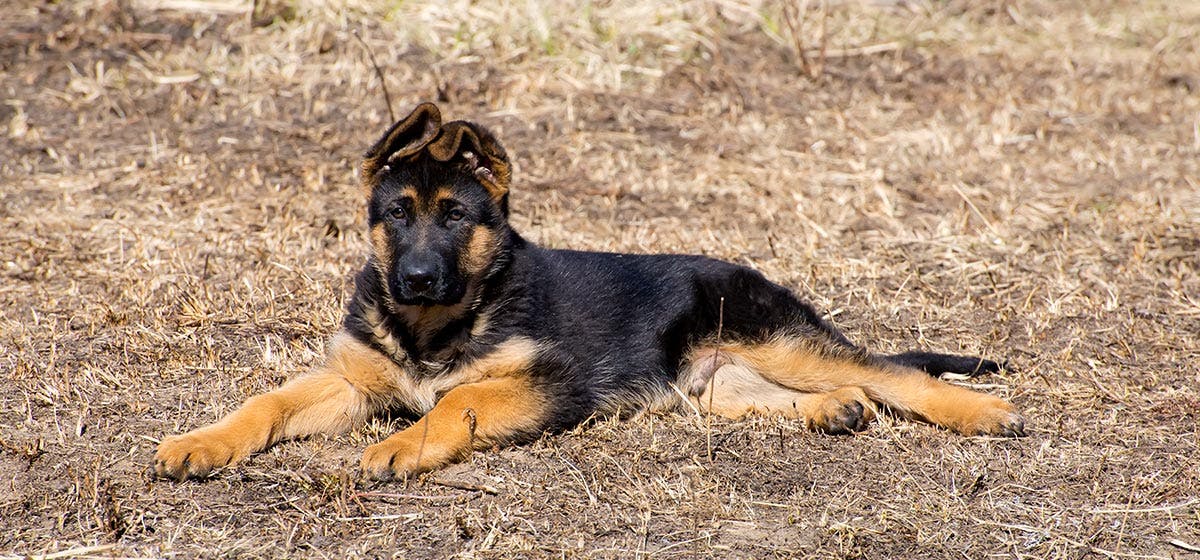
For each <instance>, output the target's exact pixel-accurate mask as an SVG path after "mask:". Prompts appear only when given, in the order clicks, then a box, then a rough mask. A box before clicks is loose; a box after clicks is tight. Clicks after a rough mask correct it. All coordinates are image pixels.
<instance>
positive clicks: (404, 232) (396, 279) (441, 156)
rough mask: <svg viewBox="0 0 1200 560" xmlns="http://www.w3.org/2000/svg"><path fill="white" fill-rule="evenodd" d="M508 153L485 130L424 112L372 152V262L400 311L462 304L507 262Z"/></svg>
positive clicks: (365, 174) (430, 108) (367, 180)
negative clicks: (503, 259)
mask: <svg viewBox="0 0 1200 560" xmlns="http://www.w3.org/2000/svg"><path fill="white" fill-rule="evenodd" d="M510 169H511V168H510V166H509V162H508V156H507V155H506V154H505V152H504V148H503V147H502V146H501V145H500V143H499V142H498V141H497V140H496V138H495V137H494V136H492V134H491V133H490V132H488V131H487V130H486V129H484V128H483V127H481V126H479V125H477V124H474V123H469V122H465V121H454V122H450V123H446V124H442V122H441V114H440V112H439V111H438V108H437V107H436V106H434V105H433V104H431V103H423V104H421V105H419V106H418V107H417V108H416V109H415V110H413V112H412V114H410V115H408V116H407V117H405V118H403V119H400V121H399V122H397V123H396V124H394V125H392V127H391V128H390V129H388V131H387V132H386V133H385V134H384V135H383V137H382V138H380V139H379V141H378V142H376V143H375V145H374V146H373V147H371V149H370V150H369V151H368V152H367V154H366V156H365V158H364V160H363V164H362V175H361V180H362V185H363V188H364V190H365V191H366V193H367V197H368V207H367V220H368V223H369V225H370V232H371V244H372V249H373V261H374V263H373V264H374V265H375V268H376V270H377V271H378V272H379V274H380V276H381V279H382V280H383V281H384V284H385V285H386V286H387V289H388V292H389V295H390V296H391V298H392V300H393V301H394V302H395V303H397V304H399V305H420V306H431V305H455V304H458V303H460V302H461V301H462V299H463V297H464V296H465V295H466V294H467V292H468V290H469V289H471V288H472V287H473V286H476V285H477V284H478V282H479V281H481V280H482V279H483V278H485V277H487V276H488V275H489V274H490V273H491V271H492V270H494V268H495V266H496V263H497V262H498V259H500V258H501V257H502V254H503V252H504V249H505V247H506V243H507V241H508V239H509V236H510V234H511V233H510V230H509V229H508V221H507V219H508V184H509V177H510V172H511V171H510Z"/></svg>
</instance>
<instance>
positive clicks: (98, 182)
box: [0, 0, 1200, 558]
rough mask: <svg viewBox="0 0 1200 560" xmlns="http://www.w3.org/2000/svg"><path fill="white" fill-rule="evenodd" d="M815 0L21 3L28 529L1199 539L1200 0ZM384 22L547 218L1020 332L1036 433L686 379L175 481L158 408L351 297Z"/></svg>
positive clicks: (1024, 542)
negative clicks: (563, 416)
mask: <svg viewBox="0 0 1200 560" xmlns="http://www.w3.org/2000/svg"><path fill="white" fill-rule="evenodd" d="M496 4H498V5H496ZM809 4H811V6H812V8H811V9H810V10H807V11H805V12H804V13H801V14H799V15H800V16H802V17H806V18H809V20H808V21H809V24H806V25H803V26H799V27H796V26H789V25H786V23H785V18H784V17H783V11H782V10H781V7H780V6H779V5H777V4H771V3H756V2H751V1H745V2H743V1H738V0H705V1H700V0H695V1H686V2H682V3H678V4H672V5H671V6H670V7H657V3H651V2H633V1H631V0H612V1H604V2H580V3H577V4H574V5H571V6H566V7H563V6H560V5H559V4H552V3H539V2H521V1H512V2H498V3H496V2H492V3H467V2H455V3H418V2H397V3H388V4H374V3H365V2H357V3H351V4H346V5H343V6H342V7H341V8H340V9H337V10H334V9H330V8H324V7H319V6H312V5H308V4H303V3H280V2H260V5H261V8H262V9H261V10H260V11H259V13H258V14H250V13H247V12H246V10H245V4H240V3H238V2H232V1H222V2H215V1H206V0H195V1H189V2H184V1H180V0H161V1H152V0H143V1H139V2H133V3H132V4H131V5H123V4H119V3H110V2H99V3H94V2H79V3H74V4H72V3H63V4H41V3H37V2H33V1H30V0H19V1H18V2H17V3H16V6H9V7H6V9H5V10H3V11H2V13H0V101H3V103H0V126H2V127H0V133H3V135H4V136H5V140H4V141H3V142H0V185H2V187H0V188H2V191H0V197H2V198H0V225H2V226H3V227H2V228H0V274H2V275H3V278H2V280H0V508H2V512H0V526H3V527H5V528H6V530H4V531H3V533H0V556H4V555H6V554H12V555H18V556H19V555H35V556H36V555H43V554H51V555H53V554H57V555H58V556H55V557H60V558H61V557H70V556H77V557H83V556H101V557H115V556H120V557H145V556H283V555H288V556H312V557H343V556H354V557H357V556H372V557H374V556H393V555H394V556H399V557H404V558H422V557H445V556H459V557H470V558H477V557H481V558H525V557H585V558H610V557H611V558H628V557H643V556H644V557H693V556H715V557H731V558H764V557H868V558H884V557H930V558H952V557H953V558H960V557H967V558H982V557H989V556H1002V557H1028V558H1050V557H1056V558H1057V557H1070V558H1081V557H1097V558H1099V557H1105V558H1107V557H1114V558H1125V557H1162V558H1172V557H1175V558H1183V557H1187V556H1188V555H1189V554H1191V555H1192V556H1193V557H1194V556H1195V553H1194V552H1189V551H1188V550H1187V549H1186V548H1185V546H1188V545H1190V546H1200V493H1198V491H1197V488H1200V457H1198V454H1197V451H1196V449H1197V446H1198V444H1200V389H1198V382H1197V381H1198V376H1200V366H1198V365H1197V364H1198V363H1200V276H1198V275H1197V273H1198V272H1200V271H1198V269H1200V257H1198V256H1197V255H1198V254H1200V52H1198V50H1200V8H1198V7H1197V6H1196V5H1194V3H1190V2H1167V1H1150V2H1139V3H1132V2H1120V3H1113V2H1098V1H1085V2H1073V3H1067V2H1056V1H1053V0H1014V1H1007V2H1000V3H994V2H986V3H983V2H981V3H972V2H965V1H963V2H960V1H951V2H948V3H946V2H920V1H918V2H907V1H905V2H893V1H883V2H879V1H876V2H868V3H865V4H859V3H856V2H848V3H844V2H828V3H821V2H811V3H809ZM975 4H978V5H975ZM551 6H554V7H551ZM820 6H825V8H824V9H825V10H827V12H828V16H827V19H826V26H827V27H826V31H825V34H824V35H826V36H827V39H826V41H825V48H826V54H827V55H829V56H828V58H827V60H826V62H825V64H824V66H823V67H822V68H820V69H819V70H820V72H818V73H817V75H816V77H809V75H808V74H806V73H804V72H802V69H801V65H800V60H799V57H798V56H797V53H796V49H797V47H796V45H802V46H805V47H803V48H815V47H814V45H817V44H818V43H820V36H821V34H820V28H819V27H818V26H815V25H813V24H812V22H814V21H816V20H814V19H812V18H821V17H825V16H820V12H819V10H820V9H821V8H820ZM164 7H167V8H173V9H159V8H164ZM355 31H358V32H360V33H361V36H362V37H363V39H364V41H365V42H366V43H367V44H369V45H370V46H371V48H372V49H373V50H374V51H375V53H376V56H377V58H378V59H379V60H380V62H381V64H382V65H383V66H384V68H385V70H386V72H387V76H388V86H389V88H390V89H391V91H392V94H393V96H394V97H395V98H396V103H397V108H396V110H397V111H404V110H407V109H408V108H409V107H411V106H412V104H414V103H415V102H416V101H418V100H424V99H435V100H440V102H441V103H442V104H443V106H444V110H445V112H446V113H447V114H448V115H451V116H452V117H467V118H472V119H474V120H479V121H481V122H484V123H486V124H488V125H489V126H491V127H493V128H494V129H496V130H497V131H498V132H499V133H500V134H501V137H502V138H503V139H504V140H505V142H506V144H507V145H508V147H509V149H510V153H512V154H513V155H514V156H515V157H516V159H517V165H518V167H517V175H516V177H517V186H516V189H515V192H514V197H515V199H514V201H513V202H514V208H515V209H516V213H517V216H516V222H517V224H518V226H519V227H520V229H521V230H523V231H524V232H526V234H527V235H528V236H529V237H531V238H533V239H535V240H537V241H539V242H541V243H544V244H547V245H551V246H570V247H576V248H590V249H610V250H623V251H689V252H703V253H706V254H710V255H714V256H719V257H723V258H727V259H731V260H735V261H739V262H745V263H749V264H752V265H754V266H756V267H758V268H760V269H762V270H764V271H765V272H767V273H768V274H769V275H770V276H772V277H773V278H775V279H777V280H779V281H780V282H782V283H784V284H786V285H788V286H792V287H794V288H796V289H797V290H799V291H801V292H802V293H804V294H806V295H808V297H810V298H811V299H812V300H813V301H814V302H815V303H817V304H818V305H819V306H820V307H821V308H823V309H824V310H826V311H827V312H828V313H829V314H830V315H831V316H832V317H833V319H834V321H835V322H837V323H839V324H840V325H842V326H843V327H845V328H846V329H847V330H848V332H849V333H851V335H852V336H853V337H854V338H856V339H858V340H861V341H867V342H870V343H871V344H872V345H873V346H874V347H876V348H878V349H880V350H894V349H900V348H909V347H916V346H921V347H927V348H932V349H940V350H947V351H963V352H980V353H985V354H987V355H989V356H994V357H1001V358H1006V359H1008V360H1009V361H1010V365H1011V367H1010V369H1009V370H1008V371H1006V372H1004V373H1003V374H1002V375H998V376H992V377H989V378H985V379H982V380H979V382H980V383H984V384H986V385H984V388H985V389H986V390H988V391H992V392H995V393H998V394H1002V395H1005V396H1007V397H1010V398H1012V399H1013V400H1014V401H1016V402H1017V403H1018V404H1019V405H1020V406H1021V407H1022V408H1023V409H1024V410H1025V411H1027V412H1028V415H1029V416H1030V417H1031V419H1032V421H1033V425H1034V428H1033V435H1032V436H1031V437H1028V438H1025V439H1021V440H1018V441H1007V440H992V439H980V438H973V439H972V438H961V437H957V436H954V435H952V434H949V433H947V432H945V431H941V430H938V429H934V428H931V427H928V426H922V425H915V424H909V423H897V422H892V421H888V420H884V421H882V422H880V423H879V424H878V425H876V426H873V427H872V428H871V429H870V430H868V431H867V432H866V433H864V434H862V435H860V436H856V437H853V438H837V437H825V436H820V435H815V434H810V433H807V432H805V431H804V430H803V429H801V427H800V426H798V425H796V424H795V423H792V422H783V421H777V420H750V421H745V422H728V421H721V420H715V421H712V422H711V434H710V433H709V432H708V431H707V430H708V428H706V426H707V425H708V424H709V422H708V421H707V420H705V419H698V418H696V417H695V416H694V415H691V414H679V415H668V416H653V417H646V418H641V419H638V420H634V421H631V422H626V423H613V422H601V423H598V424H596V425H592V426H588V427H585V428H581V429H579V430H576V431H575V432H572V433H569V434H565V435H562V436H556V437H548V438H545V439H543V440H542V441H540V442H538V443H536V444H534V445H530V446H527V447H521V448H516V449H506V450H502V451H499V452H496V453H486V454H477V455H475V456H474V457H472V458H471V460H470V462H469V463H467V464H464V465H461V466H458V467H455V468H453V469H450V470H449V471H446V472H443V473H438V474H436V475H434V476H432V477H428V478H425V479H422V480H420V481H418V482H416V483H414V484H412V485H409V486H403V485H398V484H384V485H374V484H365V483H363V482H361V481H359V480H358V479H357V478H356V475H355V472H356V467H357V460H358V456H359V453H360V452H361V449H362V448H363V447H364V446H365V445H367V444H368V443H370V442H372V441H375V440H377V439H378V438H380V437H382V436H384V435H385V434H387V433H388V432H390V431H391V430H394V429H395V428H396V427H397V426H396V425H395V424H389V423H387V422H378V423H375V424H372V425H370V426H367V427H366V428H364V429H361V430H359V431H356V432H355V433H353V434H350V435H348V436H345V437H337V438H313V439H309V440H306V441H299V442H291V443H286V444H283V445H279V446H277V447H275V448H274V449H271V450H270V451H268V452H266V453H263V454H262V455H259V456H256V457H254V458H252V459H250V460H249V461H247V462H246V463H244V464H242V465H239V466H237V467H236V468H232V469H227V470H224V471H222V472H220V473H219V474H218V475H217V476H216V477H215V478H214V479H213V480H211V481H209V482H206V483H189V484H176V483H172V482H163V481H156V480H154V479H152V478H151V477H150V476H149V475H148V471H147V466H148V464H149V462H150V458H151V454H152V452H153V449H154V447H155V441H156V438H158V437H160V436H161V435H163V434H165V433H170V432H176V431H178V430H181V429H187V428H192V427H195V426H198V425H200V424H203V423H206V422H209V421H212V420H213V419H215V418H217V417H218V416H220V415H221V414H223V413H225V412H228V411H229V410H230V409H231V408H232V407H234V406H236V405H237V404H238V403H240V401H242V400H243V399H244V398H245V397H247V396H249V395H251V394H253V393H257V392H260V391H262V390H264V389H267V388H269V387H272V386H274V385H276V384H278V383H279V382H281V381H282V380H284V379H285V378H287V377H289V376H291V375H294V374H296V373H297V372H300V371H303V370H304V369H305V368H306V367H309V366H310V365H312V364H313V363H315V362H316V361H317V360H319V359H320V356H321V353H322V348H323V345H324V340H325V338H326V337H327V336H328V335H329V334H330V333H332V332H333V331H334V330H335V329H336V326H337V324H338V321H339V318H340V314H341V310H342V306H343V304H344V303H345V299H346V295H347V293H348V291H349V279H350V275H351V274H352V272H353V271H354V270H355V268H356V267H358V266H360V265H361V263H362V261H363V258H364V257H363V255H364V251H365V246H366V244H365V241H364V239H363V235H362V227H361V226H362V222H363V216H362V212H361V210H360V202H361V194H360V193H359V192H357V190H356V187H355V180H354V177H353V175H352V171H351V170H352V169H353V168H354V166H355V163H356V160H357V158H358V156H359V153H360V152H361V150H362V149H363V148H364V147H365V146H366V145H367V143H368V142H369V141H371V140H372V139H373V138H374V136H375V135H376V134H377V133H378V132H379V131H380V130H382V129H383V127H385V125H386V124H387V123H386V121H387V119H388V117H387V109H386V107H385V106H384V104H383V102H382V100H381V95H380V93H379V82H378V78H377V77H376V74H375V73H374V71H373V70H372V69H371V67H370V65H369V63H368V59H367V56H366V54H365V53H364V51H363V48H362V46H361V45H360V44H359V43H358V42H357V41H355V40H354V39H353V33H354V32H355ZM795 32H799V33H805V34H808V35H804V36H802V37H799V36H794V35H793V34H794V33H795ZM816 60H817V59H815V58H814V59H812V61H810V62H815V61H816ZM812 70H813V69H812V68H811V67H810V68H809V69H808V71H809V72H811V71H812ZM710 435H711V440H712V445H713V447H714V449H715V450H714V456H713V458H712V459H711V460H710V459H709V458H708V457H707V451H706V442H707V438H708V436H710ZM1173 542H1174V544H1172V543H1173Z"/></svg>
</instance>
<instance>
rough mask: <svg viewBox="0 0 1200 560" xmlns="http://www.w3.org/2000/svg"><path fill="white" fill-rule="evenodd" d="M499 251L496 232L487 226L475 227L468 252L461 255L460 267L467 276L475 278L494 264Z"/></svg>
mask: <svg viewBox="0 0 1200 560" xmlns="http://www.w3.org/2000/svg"><path fill="white" fill-rule="evenodd" d="M499 249H500V248H499V246H498V245H497V242H496V234H495V232H493V231H492V230H491V229H489V228H487V227H485V226H475V229H474V230H472V231H471V239H470V241H468V242H467V247H466V250H464V251H462V253H460V257H459V258H460V262H459V266H460V267H462V269H463V271H464V272H466V273H467V274H469V275H471V276H475V275H477V274H479V273H481V272H483V271H484V270H486V269H487V267H488V266H489V265H491V264H492V261H493V260H495V258H496V253H497V251H499Z"/></svg>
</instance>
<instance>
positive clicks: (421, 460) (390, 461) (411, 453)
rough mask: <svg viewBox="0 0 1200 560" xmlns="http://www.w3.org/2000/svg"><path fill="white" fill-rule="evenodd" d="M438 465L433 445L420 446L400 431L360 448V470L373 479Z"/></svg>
mask: <svg viewBox="0 0 1200 560" xmlns="http://www.w3.org/2000/svg"><path fill="white" fill-rule="evenodd" d="M440 464H441V462H440V461H438V460H437V458H436V456H435V454H434V449H433V446H431V445H427V446H425V447H424V448H422V446H421V445H420V442H419V441H417V442H414V441H409V438H406V437H404V436H403V434H398V435H395V436H392V437H390V438H388V439H386V440H384V441H381V442H379V443H376V444H375V445H372V446H370V447H368V448H367V449H366V450H365V451H363V457H362V473H363V476H364V477H366V478H370V479H374V480H392V479H397V478H404V477H406V476H408V475H412V474H417V473H420V472H424V471H427V470H431V469H434V468H437V467H438V466H439V465H440Z"/></svg>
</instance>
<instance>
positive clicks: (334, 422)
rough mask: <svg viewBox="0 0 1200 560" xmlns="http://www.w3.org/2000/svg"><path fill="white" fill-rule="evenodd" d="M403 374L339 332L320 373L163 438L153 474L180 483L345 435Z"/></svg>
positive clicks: (367, 415) (375, 410) (382, 400)
mask: <svg viewBox="0 0 1200 560" xmlns="http://www.w3.org/2000/svg"><path fill="white" fill-rule="evenodd" d="M399 375H400V371H399V367H398V366H396V364H395V363H393V362H392V361H391V360H389V359H388V358H387V357H386V356H384V355H383V354H380V353H379V352H376V351H375V350H373V349H371V348H369V347H367V346H366V345H364V344H362V343H361V342H358V341H357V340H355V339H353V338H352V337H350V336H349V335H347V334H341V335H338V336H337V337H335V338H334V340H333V342H332V344H331V345H330V353H329V357H328V360H327V362H326V364H325V365H324V366H323V367H321V368H319V369H318V370H317V371H315V372H313V373H311V374H309V375H305V376H303V377H300V378H297V379H294V380H292V381H290V382H288V383H286V384H285V385H284V386H282V387H280V388H279V389H276V390H274V391H271V392H269V393H264V394H262V395H257V396H254V397H251V398H250V399H249V400H247V401H246V403H245V404H243V405H242V406H241V408H239V409H237V410H235V411H234V412H232V413H231V414H229V415H228V416H226V417H225V418H223V419H221V420H220V421H219V422H217V423H215V424H212V425H209V426H205V427H203V428H199V429H196V430H192V431H190V432H188V433H186V434H183V435H178V436H170V437H166V438H163V440H162V443H161V444H160V445H159V446H158V453H157V454H156V455H155V461H154V470H155V472H156V473H157V474H158V475H159V476H167V477H172V478H176V479H179V480H183V479H185V478H188V477H197V478H200V477H204V476H207V475H208V473H209V472H210V471H212V469H214V468H217V467H223V466H225V465H228V464H230V463H233V462H236V461H238V460H240V459H242V458H244V457H246V456H247V455H250V454H251V453H254V452H256V451H261V450H262V449H265V448H266V447H268V446H270V445H272V444H274V443H276V442H278V441H280V440H282V439H286V438H290V437H297V436H303V435H309V434H315V433H340V432H344V431H347V430H349V429H350V428H351V427H352V426H353V425H354V424H356V423H358V422H361V421H363V420H365V419H367V418H368V417H370V416H371V415H373V414H374V413H376V412H377V411H378V408H379V407H380V406H381V405H382V404H383V403H385V402H386V400H387V399H388V398H389V395H390V394H391V393H392V392H393V390H394V385H393V382H394V380H395V379H397V378H398V376H399Z"/></svg>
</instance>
